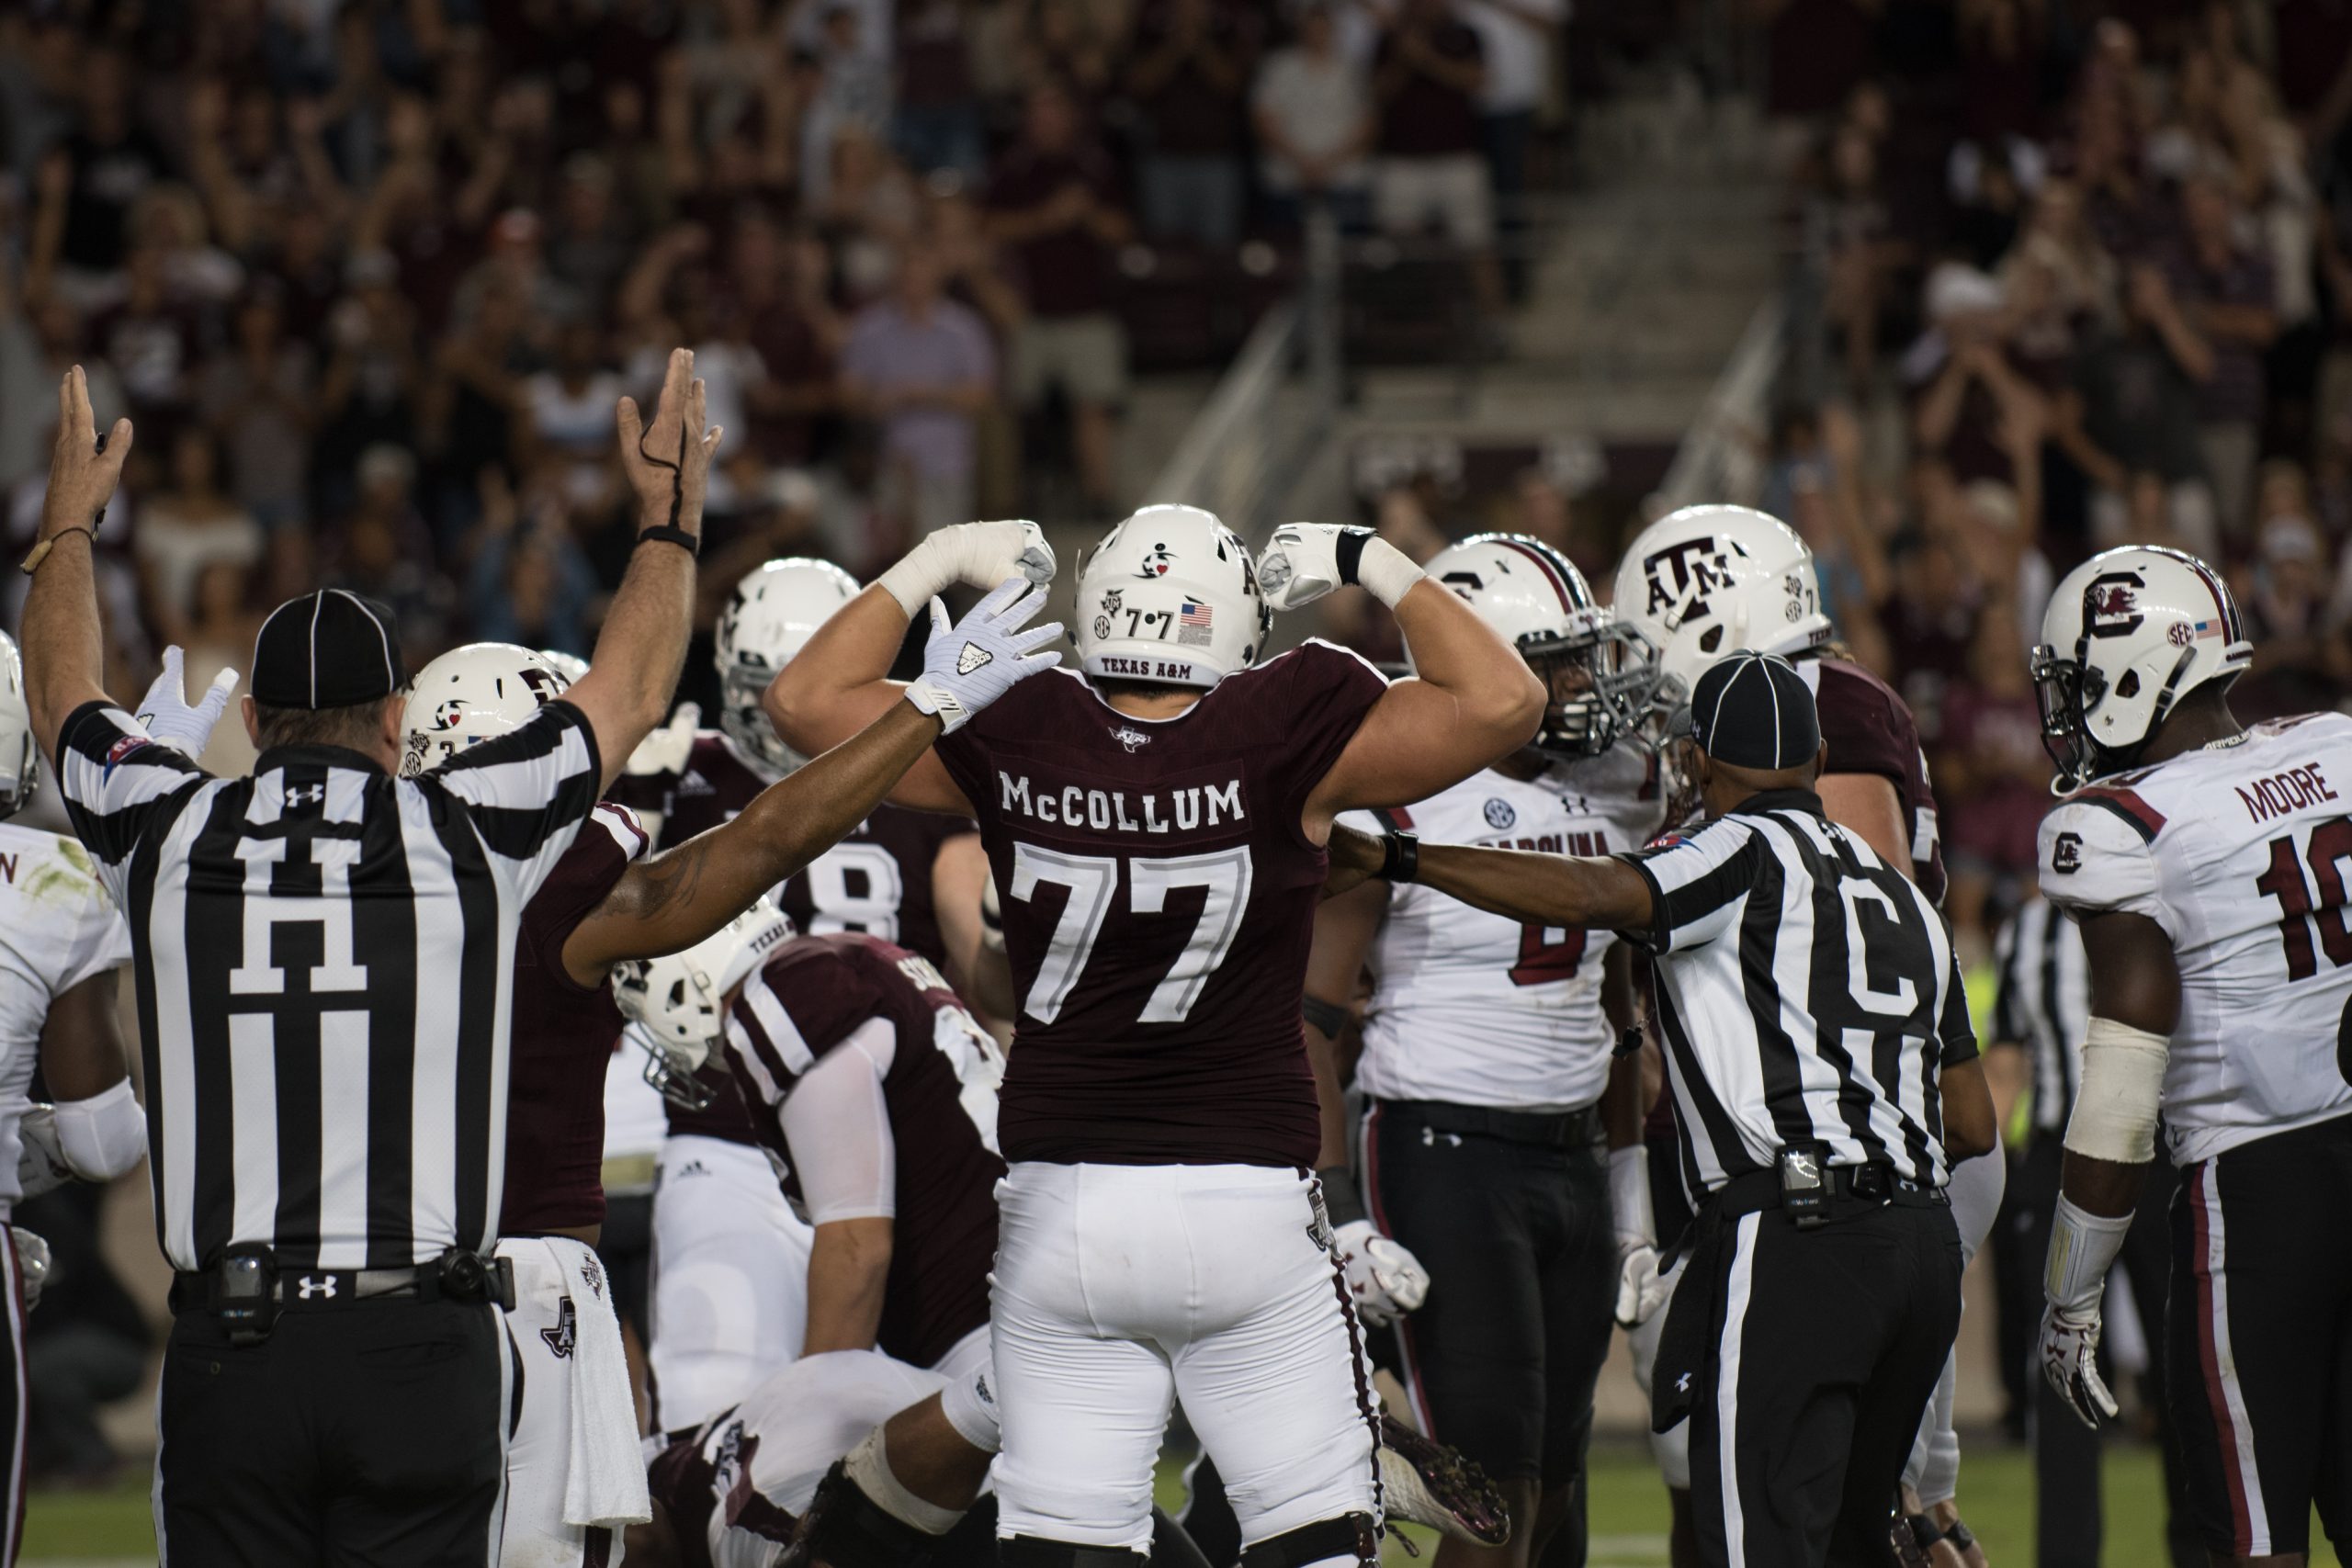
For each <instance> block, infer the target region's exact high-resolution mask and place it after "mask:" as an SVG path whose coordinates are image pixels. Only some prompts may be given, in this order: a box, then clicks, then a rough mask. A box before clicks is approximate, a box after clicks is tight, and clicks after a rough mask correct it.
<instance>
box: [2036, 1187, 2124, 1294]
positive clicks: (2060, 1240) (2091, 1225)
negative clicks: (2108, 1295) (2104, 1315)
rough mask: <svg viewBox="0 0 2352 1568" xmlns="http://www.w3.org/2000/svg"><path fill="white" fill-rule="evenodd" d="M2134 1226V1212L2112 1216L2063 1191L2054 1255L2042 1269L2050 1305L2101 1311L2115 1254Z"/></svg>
mask: <svg viewBox="0 0 2352 1568" xmlns="http://www.w3.org/2000/svg"><path fill="white" fill-rule="evenodd" d="M2130 1231H2131V1215H2129V1214H2119V1215H2117V1216H2115V1217H2114V1218H2112V1219H2109V1217H2108V1216H2106V1215H2105V1214H2094V1213H2091V1212H2090V1211H2089V1210H2087V1209H2084V1208H2080V1207H2078V1206H2076V1204H2075V1201H2074V1200H2072V1199H2070V1198H2068V1197H2067V1196H2066V1195H2065V1194H2064V1193H2063V1192H2062V1193H2060V1194H2059V1195H2058V1209H2057V1213H2056V1214H2055V1215H2054V1217H2053V1219H2052V1224H2051V1227H2050V1258H2049V1259H2048V1261H2047V1262H2046V1263H2045V1264H2044V1265H2043V1267H2042V1271H2041V1289H2042V1293H2043V1294H2044V1295H2046V1296H2048V1297H2049V1298H2050V1304H2051V1305H2052V1306H2054V1307H2057V1308H2059V1309H2060V1310H2061V1311H2064V1312H2070V1313H2075V1314H2082V1313H2086V1312H2096V1311H2098V1303H2099V1298H2100V1295H2101V1293H2102V1292H2105V1291H2106V1289H2107V1271H2108V1270H2109V1269H2112V1268H2114V1267H2115V1255H2116V1254H2117V1253H2119V1252H2120V1251H2122V1250H2123V1238H2124V1236H2125V1235H2127V1234H2128V1233H2129V1232H2130Z"/></svg>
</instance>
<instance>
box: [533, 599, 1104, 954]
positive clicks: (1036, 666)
mask: <svg viewBox="0 0 2352 1568" xmlns="http://www.w3.org/2000/svg"><path fill="white" fill-rule="evenodd" d="M1042 600H1043V596H1042V595H1039V594H1035V593H1030V594H1026V595H1025V596H1023V597H1021V598H1020V599H1018V601H1017V602H1016V601H1015V599H1014V596H1013V595H1012V594H1011V593H1008V592H1003V591H1000V592H997V593H994V594H991V595H990V596H989V598H987V599H985V600H983V601H982V602H981V603H980V604H979V605H978V607H977V608H975V609H974V610H973V611H972V613H971V614H970V615H967V616H965V617H964V619H963V621H962V623H961V624H959V625H957V626H953V627H948V626H939V627H937V628H935V629H934V631H933V637H932V642H931V646H930V647H929V648H928V649H926V650H925V657H924V667H923V678H922V681H921V682H917V683H916V685H915V686H914V687H905V686H899V687H894V688H892V700H891V701H890V703H889V705H888V706H887V707H886V708H885V709H884V710H883V711H882V712H881V713H879V714H877V715H876V716H875V718H874V721H873V722H872V723H871V724H868V725H867V726H866V727H865V728H864V729H862V730H860V731H859V732H858V733H857V734H856V735H855V736H854V737H852V738H851V739H849V740H848V741H846V742H844V743H843V744H842V745H840V746H837V747H835V748H833V749H832V750H830V751H827V752H826V753H825V754H824V755H823V756H820V757H819V758H817V759H816V760H815V761H812V762H810V763H809V765H808V766H806V767H804V768H800V769H797V770H796V771H795V772H793V773H791V774H789V775H788V776H786V778H784V779H782V780H779V781H778V782H777V783H775V784H770V785H769V786H768V787H767V788H766V789H764V790H762V791H761V792H760V793H759V795H756V796H754V797H753V799H752V804H751V805H750V806H749V807H745V808H744V810H743V811H742V813H741V815H740V816H738V817H736V818H734V819H733V820H731V821H729V822H728V823H726V824H725V825H723V826H721V827H718V828H714V829H711V830H710V831H709V832H707V833H700V834H697V835H695V837H694V838H692V839H689V840H686V841H685V842H684V843H683V844H680V845H678V846H677V847H676V848H675V849H671V850H665V851H663V852H662V853H661V854H658V855H656V856H654V857H653V858H652V859H651V860H650V861H647V862H645V863H643V864H641V865H637V866H632V867H631V868H630V869H629V870H628V873H627V874H624V875H623V876H622V878H621V880H620V882H619V883H618V885H616V886H615V887H614V888H613V890H612V892H611V893H609V894H607V895H606V896H605V901H604V903H603V904H601V905H599V906H598V907H597V908H596V909H595V911H594V913H593V914H591V915H590V916H589V917H588V918H587V919H584V920H582V922H581V923H580V925H579V926H578V927H577V928H576V929H575V930H574V931H572V933H571V938H570V940H568V941H567V942H565V943H564V946H563V961H564V967H565V969H566V970H567V971H568V972H569V973H570V974H571V976H572V978H573V979H575V980H577V981H579V982H580V983H581V984H582V985H583V986H590V985H594V984H595V983H596V981H597V979H598V978H599V977H600V976H602V975H603V974H604V973H605V970H606V969H607V968H609V967H610V966H611V965H612V964H616V963H617V962H619V961H620V960H622V959H624V958H651V957H656V956H658V955H660V954H662V953H676V952H679V951H681V950H682V949H684V948H688V947H691V946H693V945H694V944H695V942H700V941H701V940H702V939H703V938H705V937H707V936H708V935H710V934H711V933H712V932H714V931H718V928H719V927H721V926H723V925H725V924H726V923H727V922H728V921H729V920H731V919H734V918H735V917H736V916H737V915H740V914H741V913H742V912H743V911H744V910H745V909H746V908H750V907H751V903H752V900H753V899H754V898H757V897H759V896H760V895H761V894H763V893H764V892H766V891H767V890H768V889H769V888H771V887H774V886H775V885H776V884H777V883H779V882H782V881H783V880H785V878H786V877H788V876H790V875H791V874H793V873H794V872H797V871H798V870H799V869H800V868H801V867H802V866H805V865H807V864H808V863H809V862H810V861H812V860H814V859H816V858H817V857H818V856H819V855H820V854H822V853H824V852H826V851H827V850H829V849H831V848H832V846H833V845H834V844H836V843H838V842H840V841H841V840H842V837H843V836H844V835H845V834H847V833H848V832H849V831H850V829H853V828H855V827H856V826H857V825H858V823H860V822H861V821H863V820H865V817H866V814H867V813H868V812H870V811H872V810H873V809H874V807H876V806H877V805H879V804H881V801H882V798H883V796H884V795H887V794H888V792H889V789H890V786H891V785H892V784H895V783H896V782H897V781H898V779H899V775H900V774H902V773H905V772H906V771H907V769H908V768H909V767H910V765H911V764H913V763H914V762H915V761H917V760H918V759H920V758H922V757H924V756H927V755H928V754H929V753H930V750H931V743H932V742H933V740H935V739H938V738H939V736H940V734H941V733H942V730H943V728H944V727H945V724H946V717H945V715H946V712H947V711H948V710H950V709H960V710H961V711H963V712H964V713H967V714H969V713H977V712H978V711H979V710H980V709H981V708H983V707H985V706H987V705H988V704H989V703H990V702H992V701H994V700H995V699H996V698H997V697H999V696H1001V695H1002V694H1004V693H1005V692H1007V691H1009V690H1010V689H1012V685H1013V683H1014V682H1018V681H1022V680H1024V679H1026V678H1027V677H1029V676H1030V675H1033V674H1035V673H1037V672H1038V671H1044V670H1050V669H1052V668H1053V667H1054V665H1055V664H1057V663H1058V662H1059V661H1060V655H1058V654H1054V653H1041V652H1039V651H1037V650H1038V649H1040V648H1041V647H1042V646H1043V645H1044V644H1045V643H1047V642H1051V641H1052V640H1053V639H1054V638H1056V637H1059V636H1060V635H1061V627H1060V626H1056V625H1046V626H1037V627H1033V628H1031V629H1029V630H1026V631H1024V630H1023V629H1022V628H1023V626H1024V625H1025V624H1026V623H1027V621H1028V619H1029V617H1030V616H1031V615H1035V613H1036V611H1037V609H1038V607H1039V605H1040V604H1041V603H1042ZM972 645H978V647H980V648H983V649H987V650H988V652H989V654H990V656H991V657H990V658H989V659H988V660H984V661H983V662H982V663H981V664H980V666H979V667H978V669H975V670H972V671H962V670H959V669H957V668H956V665H957V663H958V662H959V660H958V658H957V655H958V654H959V653H960V652H961V650H962V649H965V648H967V647H969V646H972ZM802 657H803V658H806V657H807V655H806V654H805V653H804V654H803V655H802ZM575 689H576V688H575ZM925 691H929V692H933V693H936V694H941V695H942V696H944V698H945V699H946V700H945V701H944V702H935V703H933V705H931V706H929V707H924V706H919V705H918V704H917V703H916V702H915V701H913V700H910V698H911V697H913V696H916V695H921V694H922V693H923V692H925ZM972 896H973V898H974V899H975V901H977V900H978V888H977V887H975V888H974V890H973V895H972Z"/></svg>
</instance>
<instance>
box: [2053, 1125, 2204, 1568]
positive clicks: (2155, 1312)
mask: <svg viewBox="0 0 2352 1568" xmlns="http://www.w3.org/2000/svg"><path fill="white" fill-rule="evenodd" d="M2063 1161H2064V1149H2063V1148H2062V1147H2061V1145H2060V1142H2059V1137H2058V1134H2055V1133H2046V1134H2039V1135H2037V1136H2036V1137H2035V1139H2034V1141H2033V1142H2032V1144H2031V1145H2029V1146H2028V1147H2027V1149H2026V1155H2025V1167H2024V1170H2023V1172H2022V1173H2021V1176H2020V1179H2019V1187H2020V1192H2019V1198H2020V1203H2019V1207H2018V1213H2019V1215H2020V1216H2021V1217H2022V1218H2023V1219H2024V1221H2025V1230H2024V1251H2025V1257H2026V1258H2028V1259H2030V1261H2031V1263H2032V1266H2033V1268H2034V1269H2035V1271H2036V1272H2035V1274H2034V1279H2035V1280H2036V1281H2037V1285H2036V1289H2035V1290H2034V1292H2033V1302H2034V1310H2035V1312H2036V1313H2037V1314H2039V1312H2040V1311H2041V1290H2040V1288H2039V1281H2040V1280H2041V1273H2040V1270H2041V1267H2042V1263H2043V1261H2044V1259H2046V1258H2048V1257H2049V1255H2050V1232H2051V1229H2052V1224H2053V1221H2054V1219H2055V1216H2056V1214H2057V1208H2058V1176H2059V1170H2060V1167H2061V1165H2062V1163H2063ZM2176 1185H2177V1177H2176V1176H2175V1175H2174V1173H2173V1168H2172V1166H2171V1164H2170V1163H2169V1162H2167V1161H2165V1160H2161V1159H2159V1160H2158V1161H2156V1163H2155V1164H2154V1166H2152V1167H2150V1168H2149V1171H2148V1185H2147V1187H2146V1189H2145V1190H2143V1192H2142V1193H2141V1196H2140V1207H2139V1211H2138V1212H2137V1213H2135V1214H2134V1215H2133V1216H2132V1219H2131V1231H2130V1232H2129V1233H2128V1234H2127V1235H2125V1237H2124V1241H2123V1252H2122V1255H2121V1256H2120V1258H2118V1260H2117V1261H2119V1262H2120V1263H2121V1264H2122V1266H2123V1271H2124V1274H2125V1275H2126V1276H2127V1277H2128V1278H2129V1279H2130V1280H2131V1303H2132V1305H2133V1307H2134V1308H2135V1309H2136V1310H2137V1311H2138V1313H2139V1317H2140V1328H2141V1332H2142V1334H2143V1336H2144V1337H2145V1338H2146V1342H2147V1345H2148V1349H2149V1366H2148V1378H2147V1390H2148V1395H2149V1398H2150V1400H2151V1402H2152V1403H2153V1404H2154V1405H2155V1408H2156V1413H2157V1414H2156V1434H2157V1438H2158V1439H2159V1441H2160V1442H2161V1443H2162V1445H2163V1447H2162V1452H2163V1458H2164V1476H2165V1516H2166V1517H2165V1539H2166V1546H2167V1548H2168V1550H2169V1552H2170V1555H2171V1558H2172V1561H2173V1562H2174V1564H2175V1565H2176V1568H2205V1548H2204V1544H2203V1543H2202V1542H2201V1541H2200V1540H2199V1539H2198V1538H2197V1534H2196V1531H2195V1530H2194V1529H2192V1528H2191V1526H2190V1523H2189V1516H2188V1505H2187V1501H2186V1494H2185V1492H2184V1491H2183V1485H2184V1482H2183V1474H2182V1471H2181V1462H2180V1452H2179V1448H2178V1445H2177V1444H2176V1443H2175V1442H2174V1440H2173V1435H2172V1419H2171V1416H2170V1414H2169V1412H2168V1411H2167V1410H2166V1409H2165V1396H2164V1353H2163V1352H2164V1344H2165V1280H2166V1270H2167V1269H2169V1267H2170V1262H2169V1259H2170V1256H2171V1252H2172V1246H2171V1243H2170V1242H2169V1241H2168V1240H2167V1239H2166V1235H2165V1232H2166V1227H2167V1224H2168V1222H2167V1221H2166V1219H2165V1206H2166V1204H2167V1203H2169V1202H2170V1201H2171V1198H2172V1191H2173V1189H2174V1187H2175V1186H2176ZM2037 1332H2039V1330H2038V1329H2037ZM2109 1337H2110V1339H2111V1338H2112V1336H2111V1335H2110V1336H2109ZM2030 1371H2031V1372H2032V1374H2033V1385H2032V1401H2033V1486H2034V1519H2033V1533H2034V1544H2035V1556H2034V1562H2036V1564H2037V1565H2038V1568H2099V1545H2100V1540H2101V1538H2102V1537H2103V1536H2104V1534H2105V1533H2106V1521H2105V1517H2104V1514H2103V1512H2102V1510H2101V1507H2100V1503H2099V1458H2100V1450H2101V1447H2102V1443H2101V1436H2100V1434H2099V1433H2098V1432H2094V1431H2092V1430H2091V1429H2090V1428H2089V1427H2086V1426H2084V1425H2083V1423H2082V1418H2081V1417H2079V1416H2076V1415H2075V1413H2074V1411H2073V1410H2072V1409H2071V1408H2070V1407H2069V1406H2068V1405H2067V1404H2066V1402H2065V1400H2064V1398H2062V1397H2061V1396H2060V1395H2059V1393H2058V1391H2057V1390H2056V1389H2053V1388H2052V1387H2051V1386H2050V1380H2049V1379H2047V1378H2045V1377H2043V1376H2042V1375H2041V1368H2040V1367H2039V1366H2038V1365H2035V1366H2031V1367H2030ZM2113 1375H2114V1374H2113V1373H2112V1372H2109V1374H2108V1376H2109V1380H2110V1381H2112V1378H2113Z"/></svg>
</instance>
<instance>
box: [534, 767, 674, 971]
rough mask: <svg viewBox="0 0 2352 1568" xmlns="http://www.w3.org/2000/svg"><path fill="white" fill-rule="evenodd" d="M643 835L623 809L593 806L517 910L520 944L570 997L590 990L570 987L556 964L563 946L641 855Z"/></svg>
mask: <svg viewBox="0 0 2352 1568" xmlns="http://www.w3.org/2000/svg"><path fill="white" fill-rule="evenodd" d="M645 847H646V837H645V829H644V828H643V826H642V825H640V824H639V821H638V819H637V814H636V813H635V812H633V811H631V810H629V809H628V807H625V806H615V805H613V804H612V803H611V802H610V801H599V802H598V803H597V805H596V808H595V809H594V811H592V812H590V813H589V814H588V820H587V821H585V822H583V823H582V824H581V826H580V834H579V836H578V837H577V838H575V839H573V840H572V841H571V848H570V849H568V850H566V851H564V852H563V858H562V859H560V860H559V861H557V862H556V863H555V869H554V870H553V871H551V872H550V873H548V879H547V881H546V882H544V883H542V884H540V886H539V890H538V892H537V893H535V894H533V895H532V897H531V901H530V903H529V904H527V905H526V906H525V907H524V909H523V931H522V940H523V941H524V942H525V943H526V944H527V945H528V946H529V948H530V950H531V951H532V952H534V953H537V954H539V955H540V959H541V962H542V963H543V964H545V965H546V969H547V972H548V978H549V979H550V980H551V981H553V982H554V983H556V984H558V985H561V986H563V987H566V988H568V989H571V990H575V991H581V990H591V989H594V987H583V986H581V985H580V984H579V983H578V982H576V981H574V980H573V979H572V978H571V974H570V973H569V972H568V971H567V970H566V969H565V968H564V966H563V964H561V963H560V961H559V958H560V954H561V953H562V952H563V944H564V943H565V942H569V941H571V933H572V932H573V931H577V930H578V929H579V927H580V922H581V921H582V920H584V919H587V918H588V917H589V915H590V914H592V913H594V910H595V908H596V907H597V906H598V905H600V904H602V903H603V902H604V901H605V895H606V894H608V893H610V892H612V890H613V886H614V885H615V884H616V883H617V882H619V881H620V879H621V875H622V874H623V873H625V872H627V871H628V868H629V866H630V864H631V863H634V862H635V861H636V860H637V858H638V857H639V856H640V855H642V854H643V853H645Z"/></svg>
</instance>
